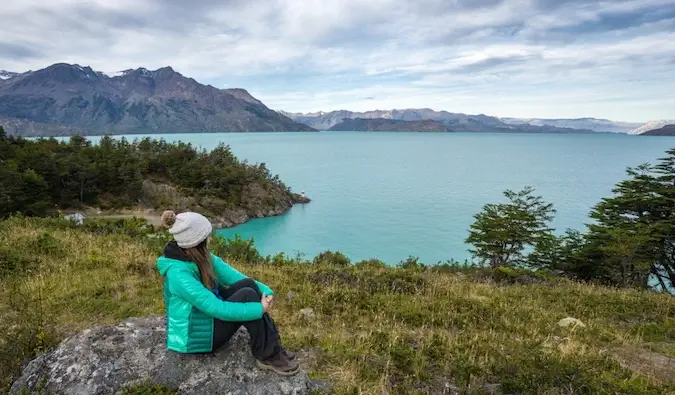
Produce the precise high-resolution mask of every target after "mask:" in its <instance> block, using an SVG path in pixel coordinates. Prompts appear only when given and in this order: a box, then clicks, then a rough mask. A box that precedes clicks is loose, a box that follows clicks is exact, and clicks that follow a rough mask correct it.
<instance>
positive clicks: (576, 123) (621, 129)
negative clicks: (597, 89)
mask: <svg viewBox="0 0 675 395" xmlns="http://www.w3.org/2000/svg"><path fill="white" fill-rule="evenodd" d="M499 119H500V120H501V121H502V122H504V123H508V124H510V125H521V124H529V125H533V126H556V127H560V128H570V129H586V130H593V131H595V132H607V133H628V132H630V131H631V130H633V129H635V128H638V127H640V126H642V123H635V122H617V121H610V120H609V119H598V118H574V119H542V118H499Z"/></svg>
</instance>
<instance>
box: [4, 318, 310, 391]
mask: <svg viewBox="0 0 675 395" xmlns="http://www.w3.org/2000/svg"><path fill="white" fill-rule="evenodd" d="M248 339H249V337H248V334H247V333H246V331H245V330H244V329H240V330H239V332H237V334H235V336H234V337H233V338H232V339H231V340H230V343H229V344H228V346H226V347H224V348H223V349H221V350H219V351H218V352H217V353H213V354H204V355H182V354H178V353H174V352H172V351H168V350H167V349H166V346H165V344H166V343H165V341H166V331H165V319H164V318H163V317H148V318H134V319H129V320H127V321H125V322H123V323H121V324H119V325H114V326H101V327H97V328H94V329H90V330H86V331H84V332H81V333H79V334H77V335H75V336H73V337H71V338H69V339H66V340H64V341H63V342H62V343H61V344H60V345H59V346H58V347H56V348H55V349H54V350H52V351H51V352H49V353H46V354H44V355H42V356H39V357H38V358H36V359H34V360H33V361H31V362H30V363H29V364H28V365H27V366H26V367H25V369H24V371H23V373H22V375H21V377H20V378H19V379H18V380H16V381H15V382H14V384H13V385H12V389H11V392H10V393H21V391H25V390H28V392H29V393H37V392H38V391H39V390H40V389H42V391H43V392H42V393H47V394H63V395H71V394H72V395H75V394H77V395H80V394H119V393H121V392H122V391H123V389H124V388H127V387H132V386H136V385H142V384H160V385H163V386H166V387H169V388H173V389H176V390H178V392H179V393H180V394H232V395H235V394H236V395H245V394H256V395H266V394H269V395H272V394H275V395H276V394H293V395H302V394H308V393H309V380H308V377H307V374H306V373H305V372H304V371H301V372H299V373H297V374H296V375H294V376H290V377H282V376H279V375H277V374H275V373H272V372H268V371H264V370H261V369H259V368H258V367H257V366H256V365H255V361H254V359H253V356H251V353H250V351H249V346H248Z"/></svg>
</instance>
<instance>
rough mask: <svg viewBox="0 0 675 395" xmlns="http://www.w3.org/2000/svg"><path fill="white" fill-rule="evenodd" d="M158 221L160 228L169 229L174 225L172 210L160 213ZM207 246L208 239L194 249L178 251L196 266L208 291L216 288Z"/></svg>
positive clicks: (174, 216)
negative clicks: (159, 221)
mask: <svg viewBox="0 0 675 395" xmlns="http://www.w3.org/2000/svg"><path fill="white" fill-rule="evenodd" d="M160 220H161V226H162V227H164V228H166V229H169V228H170V227H172V226H173V224H174V223H176V213H175V212H174V211H173V210H167V211H165V212H163V213H162V216H161V218H160ZM207 244H208V238H207V239H205V240H204V241H202V242H201V243H199V245H197V246H196V247H192V248H182V247H181V248H180V249H181V250H182V251H183V253H184V254H185V256H187V257H188V259H190V260H191V261H192V262H194V263H196V264H197V267H198V268H199V275H200V277H201V279H202V284H204V286H205V287H206V288H208V289H213V288H214V287H215V286H216V274H215V273H214V271H213V261H212V260H211V253H210V252H209V249H208V248H207Z"/></svg>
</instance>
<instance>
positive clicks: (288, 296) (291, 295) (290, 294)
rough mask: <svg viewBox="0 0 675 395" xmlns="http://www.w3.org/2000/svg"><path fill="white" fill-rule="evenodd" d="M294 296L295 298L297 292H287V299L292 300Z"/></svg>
mask: <svg viewBox="0 0 675 395" xmlns="http://www.w3.org/2000/svg"><path fill="white" fill-rule="evenodd" d="M293 298H295V292H293V291H288V293H287V294H286V299H287V300H288V301H289V302H290V301H292V300H293Z"/></svg>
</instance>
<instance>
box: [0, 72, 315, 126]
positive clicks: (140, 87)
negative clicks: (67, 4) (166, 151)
mask: <svg viewBox="0 0 675 395" xmlns="http://www.w3.org/2000/svg"><path fill="white" fill-rule="evenodd" d="M3 76H4V77H3V79H0V121H4V122H3V125H5V128H6V129H7V132H8V133H9V134H15V135H25V136H35V135H37V136H41V135H64V134H75V133H77V134H87V135H97V134H136V133H148V134H150V133H198V132H202V133H209V132H263V131H265V132H283V131H312V130H313V129H312V128H311V127H308V126H306V125H304V124H300V123H297V122H294V121H293V120H291V119H289V118H288V117H285V116H283V115H282V114H279V113H278V112H276V111H273V110H271V109H269V108H267V107H266V106H265V105H264V104H263V103H262V102H260V101H259V100H257V99H256V98H254V97H253V96H251V95H250V94H249V93H248V92H247V91H245V90H243V89H218V88H215V87H213V86H211V85H203V84H200V83H199V82H197V81H196V80H194V79H192V78H187V77H185V76H183V75H182V74H180V73H178V72H176V71H175V70H173V69H172V68H171V67H163V68H160V69H157V70H154V71H153V70H148V69H146V68H138V69H134V70H125V71H122V72H119V73H104V72H98V71H94V70H93V69H92V68H91V67H82V66H79V65H73V64H66V63H57V64H54V65H52V66H49V67H47V68H44V69H41V70H37V71H30V72H26V73H21V74H19V73H9V72H4V73H3Z"/></svg>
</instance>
